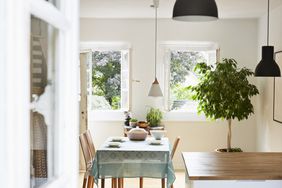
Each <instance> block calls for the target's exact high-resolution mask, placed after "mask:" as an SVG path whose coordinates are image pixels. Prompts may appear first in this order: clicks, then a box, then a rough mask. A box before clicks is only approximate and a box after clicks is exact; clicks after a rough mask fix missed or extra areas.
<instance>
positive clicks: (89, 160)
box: [79, 134, 94, 188]
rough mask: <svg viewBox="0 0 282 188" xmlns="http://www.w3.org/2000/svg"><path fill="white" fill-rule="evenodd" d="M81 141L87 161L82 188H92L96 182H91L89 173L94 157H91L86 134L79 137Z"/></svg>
mask: <svg viewBox="0 0 282 188" xmlns="http://www.w3.org/2000/svg"><path fill="white" fill-rule="evenodd" d="M79 141H80V146H81V149H82V153H83V156H84V159H85V166H86V172H85V174H84V179H83V185H82V188H86V184H87V188H91V187H93V186H94V181H92V182H91V181H89V180H88V177H89V171H90V170H91V167H92V157H91V154H90V150H89V147H88V143H87V140H86V137H85V135H84V134H81V135H79ZM87 180H88V182H87Z"/></svg>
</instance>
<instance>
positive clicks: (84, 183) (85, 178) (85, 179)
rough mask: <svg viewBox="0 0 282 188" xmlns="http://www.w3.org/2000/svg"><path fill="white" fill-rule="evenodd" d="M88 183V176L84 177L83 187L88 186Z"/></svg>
mask: <svg viewBox="0 0 282 188" xmlns="http://www.w3.org/2000/svg"><path fill="white" fill-rule="evenodd" d="M86 184H87V177H84V179H83V185H82V188H86Z"/></svg>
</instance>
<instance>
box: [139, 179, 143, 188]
mask: <svg viewBox="0 0 282 188" xmlns="http://www.w3.org/2000/svg"><path fill="white" fill-rule="evenodd" d="M139 188H143V177H140V178H139Z"/></svg>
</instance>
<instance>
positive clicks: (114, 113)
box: [80, 41, 132, 121]
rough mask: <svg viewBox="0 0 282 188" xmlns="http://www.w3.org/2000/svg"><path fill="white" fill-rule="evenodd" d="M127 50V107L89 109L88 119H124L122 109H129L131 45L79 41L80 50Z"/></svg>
mask: <svg viewBox="0 0 282 188" xmlns="http://www.w3.org/2000/svg"><path fill="white" fill-rule="evenodd" d="M97 50H98V51H109V50H117V51H122V50H125V51H128V56H129V57H128V61H129V62H128V74H129V75H128V83H127V84H128V109H120V110H89V112H88V120H89V121H120V120H121V119H124V111H131V98H132V97H131V45H130V44H129V43H127V42H118V41H113V42H96V41H87V42H81V43H80V51H81V52H84V51H91V52H93V51H97Z"/></svg>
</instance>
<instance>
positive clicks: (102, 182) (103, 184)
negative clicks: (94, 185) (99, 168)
mask: <svg viewBox="0 0 282 188" xmlns="http://www.w3.org/2000/svg"><path fill="white" fill-rule="evenodd" d="M101 188H105V178H102V179H101Z"/></svg>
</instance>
